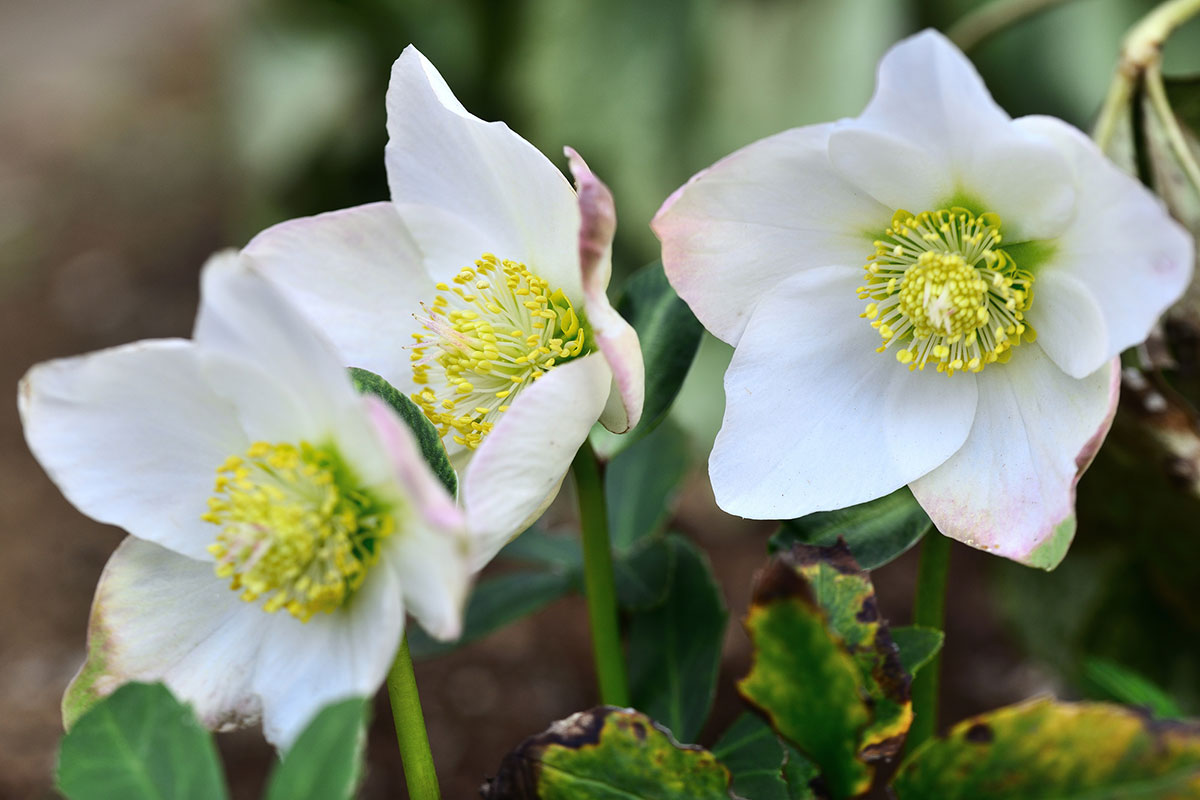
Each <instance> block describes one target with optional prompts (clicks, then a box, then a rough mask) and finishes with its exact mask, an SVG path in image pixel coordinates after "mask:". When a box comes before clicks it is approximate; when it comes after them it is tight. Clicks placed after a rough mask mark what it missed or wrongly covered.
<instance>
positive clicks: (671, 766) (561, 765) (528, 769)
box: [482, 706, 732, 800]
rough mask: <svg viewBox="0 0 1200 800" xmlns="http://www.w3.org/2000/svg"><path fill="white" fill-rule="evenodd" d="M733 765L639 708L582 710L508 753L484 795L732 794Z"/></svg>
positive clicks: (598, 799) (557, 799)
mask: <svg viewBox="0 0 1200 800" xmlns="http://www.w3.org/2000/svg"><path fill="white" fill-rule="evenodd" d="M729 780H730V777H729V770H727V769H726V768H725V767H724V766H722V765H721V764H719V763H718V762H717V760H716V759H715V758H714V757H713V755H712V753H710V752H708V751H707V750H704V749H702V748H700V747H694V746H687V745H680V744H679V743H677V742H676V741H675V740H674V738H673V737H672V736H671V733H670V732H669V731H668V730H667V729H666V728H663V727H661V726H660V725H658V724H656V723H655V722H654V721H653V720H651V719H650V718H649V717H647V716H646V715H645V714H640V713H638V712H637V711H634V710H633V709H621V708H613V707H611V706H601V707H599V708H594V709H592V710H591V711H581V712H579V713H578V714H573V715H572V716H570V717H567V718H566V719H564V720H559V721H558V722H556V723H554V724H553V725H551V726H550V727H549V728H548V729H547V730H546V731H544V732H543V733H540V734H538V735H536V736H531V737H530V738H528V739H526V740H525V741H524V742H522V743H521V745H520V746H519V747H517V749H516V750H514V751H513V752H511V753H509V754H508V755H507V756H505V758H504V761H503V762H502V763H501V764H500V771H499V772H498V773H497V775H496V777H495V778H492V779H491V780H489V781H488V782H487V784H485V785H484V787H483V790H482V793H483V797H484V800H730V798H731V797H732V795H730V793H729Z"/></svg>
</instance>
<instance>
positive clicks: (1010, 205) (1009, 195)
mask: <svg viewBox="0 0 1200 800" xmlns="http://www.w3.org/2000/svg"><path fill="white" fill-rule="evenodd" d="M956 167H957V180H958V183H959V185H960V186H961V187H963V188H962V191H963V192H964V193H965V194H966V199H968V200H973V201H974V202H975V203H978V204H979V205H980V206H982V208H981V209H980V210H981V211H990V212H992V213H993V214H997V215H999V217H1000V231H1001V234H1002V235H1003V236H1004V242H1006V243H1009V244H1011V243H1013V242H1025V241H1030V240H1034V239H1049V238H1052V237H1055V236H1058V235H1060V234H1061V233H1062V232H1063V231H1064V230H1065V229H1066V227H1067V225H1069V224H1070V222H1071V219H1072V217H1074V215H1075V208H1076V203H1077V202H1078V198H1077V193H1076V186H1075V181H1074V179H1073V178H1074V176H1073V175H1072V174H1071V167H1070V164H1069V163H1068V162H1067V159H1065V158H1063V155H1062V153H1061V152H1060V151H1059V150H1058V148H1056V147H1055V146H1054V145H1053V144H1052V143H1051V142H1049V141H1047V140H1045V139H1043V138H1042V137H1037V136H1030V135H1029V134H1028V133H1026V132H1025V131H1023V130H1021V128H1020V127H1019V126H1017V125H1014V124H1012V123H1006V124H1005V126H1004V127H1003V128H999V129H997V130H995V131H993V132H992V136H991V137H990V138H988V139H984V140H980V141H978V142H976V143H975V145H974V146H973V147H972V148H971V149H970V150H969V151H968V153H967V155H966V157H965V158H962V159H960V161H959V162H958V163H957V164H956Z"/></svg>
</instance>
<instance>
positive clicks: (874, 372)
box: [709, 267, 976, 519]
mask: <svg viewBox="0 0 1200 800" xmlns="http://www.w3.org/2000/svg"><path fill="white" fill-rule="evenodd" d="M861 275H862V273H861V270H858V269H855V268H852V267H824V268H820V269H813V270H808V271H806V272H804V273H802V274H800V275H797V276H795V277H793V278H791V279H790V280H788V281H787V282H785V283H784V284H782V285H781V286H779V287H778V288H777V289H776V290H775V291H774V292H773V293H771V294H770V295H769V296H767V297H766V298H764V299H763V300H762V301H760V302H759V304H758V307H757V308H756V309H755V312H754V316H753V317H752V318H751V319H750V324H749V325H748V326H747V327H746V331H745V333H744V334H743V336H742V340H741V342H739V343H738V347H737V349H736V351H735V352H734V355H733V362H732V363H731V364H730V366H729V371H728V372H726V373H725V398H726V404H725V420H724V422H723V424H722V426H721V432H720V433H719V434H718V436H717V441H716V444H715V446H714V448H713V452H712V456H711V458H710V460H709V475H710V477H711V479H712V485H713V491H714V492H715V494H716V499H717V504H718V505H719V506H721V508H723V509H725V510H726V511H728V512H730V513H731V514H738V515H740V516H744V517H751V518H755V519H790V518H793V517H799V516H802V515H804V514H808V513H810V512H813V511H823V510H827V509H833V508H842V507H844V506H848V505H853V504H855V503H861V502H864V501H867V500H871V499H874V498H876V497H880V496H882V495H885V494H887V493H888V492H891V491H893V490H895V489H897V488H899V487H900V486H903V485H904V484H906V483H908V482H909V481H911V480H913V479H915V478H917V477H919V476H921V475H923V474H925V473H926V472H928V471H929V470H931V469H933V468H935V467H936V466H937V465H939V464H941V463H942V462H943V461H945V460H946V459H947V458H948V457H950V455H951V454H953V453H954V451H956V450H957V449H958V448H959V447H960V446H961V445H962V443H963V440H964V439H965V438H966V436H967V431H968V430H969V429H970V427H971V419H972V417H973V416H974V413H975V401H976V389H975V377H974V376H973V375H972V374H967V373H961V374H956V375H954V376H952V377H948V376H946V375H943V374H939V373H937V372H936V371H935V370H933V369H927V370H925V371H923V372H921V371H909V369H908V368H907V367H905V366H904V365H903V364H900V363H899V362H898V361H896V357H895V353H894V352H885V353H876V352H875V348H876V347H878V346H879V343H880V336H879V334H878V333H877V332H876V331H875V329H874V328H872V327H871V326H870V324H869V323H868V322H867V321H866V320H865V319H861V318H859V314H860V313H861V311H862V308H863V302H862V301H860V300H859V299H858V297H857V296H856V293H855V287H856V286H857V284H858V283H859V282H860V280H861Z"/></svg>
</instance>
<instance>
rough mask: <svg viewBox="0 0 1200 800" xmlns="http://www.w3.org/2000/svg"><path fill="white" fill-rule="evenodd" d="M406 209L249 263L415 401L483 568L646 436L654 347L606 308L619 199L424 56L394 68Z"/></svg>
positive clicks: (408, 53)
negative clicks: (600, 446) (481, 110)
mask: <svg viewBox="0 0 1200 800" xmlns="http://www.w3.org/2000/svg"><path fill="white" fill-rule="evenodd" d="M387 111H388V123H387V125H388V135H389V142H388V146H387V152H386V158H385V161H386V166H387V172H388V181H389V184H390V187H391V194H392V200H391V202H387V203H373V204H370V205H364V206H358V207H355V208H348V209H344V210H341V211H335V212H331V213H327V214H321V215H319V216H315V217H310V218H306V219H297V220H291V221H289V222H284V223H282V224H280V225H276V226H275V227H273V228H269V229H268V230H266V231H264V232H263V233H261V234H259V235H258V236H257V237H255V238H254V240H253V241H251V242H250V244H249V245H248V246H247V247H246V252H247V253H248V254H250V255H251V256H252V257H253V258H254V259H255V261H256V262H257V263H258V264H260V265H262V269H263V272H264V274H266V275H267V276H268V277H269V278H270V279H271V280H273V281H275V282H276V284H277V285H278V286H280V287H281V288H282V289H283V291H284V292H285V293H286V294H287V295H288V296H289V298H290V299H291V300H293V302H295V303H296V305H297V306H299V307H300V308H301V309H302V310H303V311H304V312H305V313H306V314H307V315H308V316H309V318H310V319H311V320H313V321H314V322H315V323H316V324H317V325H318V326H319V327H320V328H321V329H322V330H323V331H324V332H325V333H326V335H327V336H329V338H330V339H331V340H332V341H333V342H334V343H335V344H336V346H337V347H338V349H339V351H340V353H341V356H342V360H343V361H344V362H345V364H346V365H347V366H355V367H361V368H364V369H368V370H371V371H372V372H375V373H377V374H379V375H381V376H383V377H384V378H385V379H387V380H388V381H389V382H390V383H391V384H392V385H393V386H395V387H396V388H397V389H399V390H400V391H402V392H404V393H405V394H408V395H409V396H410V397H412V399H413V400H414V401H415V402H416V403H417V404H418V405H419V406H420V407H421V408H422V409H423V410H424V411H425V414H426V415H427V416H428V417H429V418H430V419H431V420H432V421H433V423H434V424H435V425H436V426H437V427H438V428H439V430H440V431H441V433H442V435H443V443H444V444H445V446H446V449H447V452H448V453H449V455H450V458H451V462H452V464H453V465H454V467H455V469H456V470H457V471H458V474H459V485H460V497H459V500H460V503H461V505H462V507H463V508H464V510H465V512H466V515H467V520H468V527H469V528H470V530H471V535H472V541H473V542H475V543H476V551H475V553H474V556H473V560H474V564H475V566H476V567H477V568H479V567H482V566H483V565H484V564H486V563H487V562H488V561H489V560H490V559H491V558H492V557H493V556H494V555H495V554H496V552H497V551H498V550H499V549H500V548H501V547H502V546H503V545H504V544H505V543H506V542H507V541H508V540H509V539H511V538H512V537H513V536H515V535H517V534H519V533H520V532H521V531H522V530H524V529H525V528H526V527H527V526H528V525H529V524H530V523H532V522H533V521H534V520H536V519H537V517H538V516H540V515H541V513H542V511H544V510H545V508H546V506H547V505H549V503H550V501H551V500H553V499H554V496H555V495H556V494H557V493H558V487H559V486H560V484H561V483H562V479H563V476H564V475H565V474H566V471H567V469H568V468H569V466H570V464H571V460H572V458H573V457H574V455H575V452H576V450H578V449H579V446H580V445H581V444H582V443H583V441H584V440H585V439H586V438H587V435H588V431H589V430H590V429H591V427H592V425H593V424H594V423H595V422H596V421H597V419H599V421H600V422H601V423H603V424H604V425H605V427H607V428H608V429H609V430H612V431H614V432H618V433H619V432H623V431H625V430H628V429H629V428H631V427H632V426H634V425H636V424H637V421H638V418H639V417H640V415H641V410H642V400H643V392H644V381H643V373H642V369H643V368H642V355H641V350H640V349H639V347H638V341H637V334H636V333H635V332H634V330H633V328H632V327H630V326H629V325H628V323H626V322H625V321H624V320H623V319H622V318H621V317H620V316H619V315H618V314H617V313H616V311H614V310H613V308H612V306H611V305H610V304H609V302H608V298H607V297H606V296H605V289H606V288H607V286H608V281H609V276H610V273H611V270H612V265H611V255H612V252H611V246H612V236H613V231H614V229H615V227H616V218H615V214H614V210H613V201H612V195H611V194H610V193H609V190H608V188H607V187H605V186H604V184H603V183H601V182H600V181H599V180H598V179H597V178H596V177H595V176H594V175H593V174H592V172H591V171H590V170H589V169H588V167H587V165H586V164H585V163H584V161H583V159H582V158H580V157H579V156H578V154H576V153H575V152H574V151H573V150H570V149H568V150H567V155H568V157H569V160H570V166H571V171H572V173H573V174H574V177H575V180H576V182H577V186H578V192H576V191H573V190H572V189H571V186H570V184H569V183H568V182H567V181H566V179H565V178H564V177H563V175H562V173H561V172H559V171H558V169H557V168H556V167H555V166H554V165H553V164H551V163H550V161H549V160H548V159H547V158H546V157H545V156H543V155H542V154H541V153H540V152H538V150H537V149H535V148H534V147H533V146H532V145H530V144H529V143H528V142H526V141H525V140H524V139H522V138H521V137H520V136H518V135H517V134H515V133H513V132H512V131H511V130H510V129H509V128H508V126H506V125H505V124H504V123H501V122H484V121H483V120H481V119H479V118H478V117H475V116H472V115H471V114H470V113H468V112H467V110H466V109H464V108H463V106H462V104H461V103H459V102H458V100H457V99H455V97H454V95H453V94H452V93H451V91H450V88H449V87H448V86H447V85H446V83H445V81H444V80H443V79H442V77H441V75H439V74H438V72H437V70H436V69H434V67H433V65H432V64H430V63H429V61H428V60H426V59H425V57H424V56H423V55H421V54H420V53H419V52H418V51H417V50H416V49H415V48H414V47H411V46H410V47H408V48H407V49H405V51H404V53H403V54H402V55H401V56H400V58H399V59H397V61H396V63H395V65H394V66H393V68H392V78H391V85H390V87H389V88H388V94H387Z"/></svg>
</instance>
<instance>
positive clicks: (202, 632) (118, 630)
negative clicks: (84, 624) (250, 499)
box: [63, 536, 276, 729]
mask: <svg viewBox="0 0 1200 800" xmlns="http://www.w3.org/2000/svg"><path fill="white" fill-rule="evenodd" d="M275 619H276V618H273V617H271V616H269V615H268V614H266V613H265V612H263V611H262V610H261V609H260V608H258V607H257V606H255V605H251V604H250V603H246V602H243V601H242V600H241V599H239V597H238V593H237V592H234V591H232V590H230V588H229V582H228V581H223V580H221V579H219V578H217V577H216V575H214V574H213V567H212V565H211V564H206V563H204V562H201V561H194V560H192V559H190V558H185V557H184V556H181V555H179V554H177V553H173V552H172V551H170V550H167V549H165V548H162V547H159V546H158V545H155V544H151V543H150V542H144V541H141V540H140V539H137V538H135V537H132V536H131V537H128V538H126V539H125V541H124V542H122V543H121V546H120V547H118V548H117V550H116V552H114V553H113V555H112V557H111V558H110V559H109V560H108V564H107V565H105V567H104V573H103V574H102V575H101V576H100V583H99V585H98V586H97V587H96V598H95V601H94V603H93V605H92V615H91V621H90V622H89V624H88V661H87V663H86V664H84V666H83V668H82V669H81V670H80V671H79V674H78V675H77V676H76V678H75V680H74V681H72V683H71V686H70V687H69V688H68V689H67V694H66V697H65V698H64V703H63V706H64V712H66V714H67V716H68V717H73V716H74V715H75V714H77V713H78V710H79V709H78V703H80V702H86V701H87V700H88V699H95V698H97V697H102V696H104V695H107V694H109V693H111V692H112V691H113V690H115V689H116V688H117V687H118V686H119V685H121V684H122V683H125V682H127V681H162V682H164V683H166V684H167V686H168V687H170V689H171V691H172V692H174V693H175V695H176V696H177V697H178V698H179V699H181V700H183V701H185V702H187V703H189V704H191V706H192V707H193V708H194V709H195V711H196V714H197V716H198V717H199V718H200V721H201V722H203V723H204V725H206V726H207V727H209V728H213V729H224V728H234V727H240V726H243V725H249V724H252V723H254V722H256V721H257V720H258V718H259V716H260V711H261V707H260V705H259V702H258V698H257V697H256V696H255V693H254V691H253V689H252V686H251V679H252V678H253V675H254V665H255V662H256V661H257V659H258V656H259V648H260V646H261V644H262V642H263V637H264V635H265V632H266V630H267V628H268V627H270V625H271V623H272V622H274V621H275Z"/></svg>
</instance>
